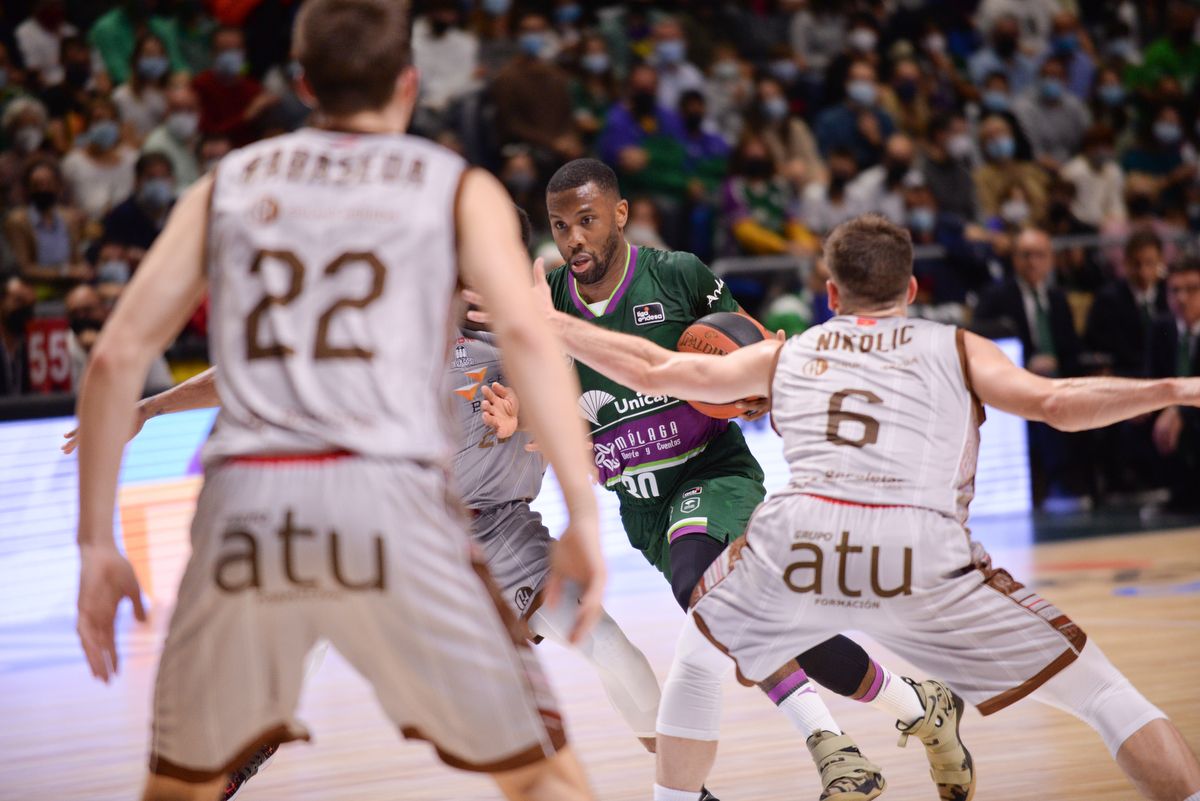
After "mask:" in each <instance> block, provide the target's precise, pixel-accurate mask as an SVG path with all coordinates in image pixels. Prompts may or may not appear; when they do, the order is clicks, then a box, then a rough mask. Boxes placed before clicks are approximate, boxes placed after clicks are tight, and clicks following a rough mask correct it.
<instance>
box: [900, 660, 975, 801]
mask: <svg viewBox="0 0 1200 801" xmlns="http://www.w3.org/2000/svg"><path fill="white" fill-rule="evenodd" d="M904 680H905V681H906V682H908V683H909V685H911V686H912V688H913V689H914V690H916V691H917V695H918V697H920V699H921V702H922V703H923V704H924V705H925V717H923V718H921V719H920V720H918V721H915V722H914V723H912V724H910V725H908V726H902V725H901V724H900V722H899V721H897V722H896V728H897V729H898V730H899V731H900V743H899V744H900V747H901V748H903V747H904V745H905V743H906V742H908V738H909V735H912V736H914V737H916V738H918V739H919V740H920V741H921V742H922V743H924V744H925V756H926V757H928V759H929V775H930V776H932V777H933V782H934V784H936V785H937V790H938V798H940V799H941V801H971V797H972V796H974V795H975V763H974V761H973V760H972V759H971V752H970V751H968V750H967V749H966V746H964V745H963V742H962V738H961V737H960V736H959V733H958V725H959V723H960V721H961V720H962V713H963V706H964V704H963V700H962V699H961V698H959V697H958V696H957V695H955V694H954V693H953V692H951V691H950V688H949V687H947V686H946V685H945V684H942V683H941V682H940V681H933V680H931V679H927V680H925V681H922V682H915V681H913V680H912V679H909V678H905V679H904Z"/></svg>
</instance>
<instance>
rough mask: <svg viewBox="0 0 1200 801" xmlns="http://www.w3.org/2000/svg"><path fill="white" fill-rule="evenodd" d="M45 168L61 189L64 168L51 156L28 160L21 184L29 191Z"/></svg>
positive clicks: (22, 173)
mask: <svg viewBox="0 0 1200 801" xmlns="http://www.w3.org/2000/svg"><path fill="white" fill-rule="evenodd" d="M43 169H45V170H50V172H52V173H54V182H55V183H57V184H58V186H59V188H60V189H61V188H62V183H63V179H62V170H61V169H59V166H58V161H57V160H55V159H54V158H53V157H51V156H34V157H33V158H31V159H30V160H29V161H28V162H26V164H25V169H24V170H22V171H21V186H23V187H24V188H25V191H27V192H28V191H29V187H30V185H31V184H32V182H33V174H34V173H35V172H37V171H38V170H43ZM0 278H3V275H2V274H0Z"/></svg>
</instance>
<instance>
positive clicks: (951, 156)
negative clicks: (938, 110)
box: [920, 114, 978, 220]
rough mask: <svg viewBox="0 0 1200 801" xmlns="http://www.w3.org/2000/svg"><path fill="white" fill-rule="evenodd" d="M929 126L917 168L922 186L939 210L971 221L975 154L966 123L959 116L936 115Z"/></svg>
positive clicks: (974, 208)
mask: <svg viewBox="0 0 1200 801" xmlns="http://www.w3.org/2000/svg"><path fill="white" fill-rule="evenodd" d="M929 127H930V132H929V139H928V140H926V141H925V143H924V158H923V159H922V160H921V166H920V170H921V175H922V177H923V178H924V184H925V186H927V187H928V188H929V191H930V192H931V193H932V194H933V199H934V202H935V203H936V204H937V206H938V208H939V209H941V210H942V211H944V212H946V213H948V214H953V215H955V216H956V217H958V218H959V219H962V220H974V219H975V214H976V205H977V204H976V202H975V180H974V179H973V178H972V176H971V173H972V170H973V169H974V166H975V163H976V161H977V160H978V154H977V153H976V152H975V142H974V140H972V139H971V134H970V131H969V130H968V128H967V121H966V119H965V118H964V117H963V116H962V115H961V114H936V115H934V116H933V118H932V119H931V120H930V126H929Z"/></svg>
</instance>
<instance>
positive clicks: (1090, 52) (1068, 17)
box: [1047, 11, 1096, 101]
mask: <svg viewBox="0 0 1200 801" xmlns="http://www.w3.org/2000/svg"><path fill="white" fill-rule="evenodd" d="M1047 57H1049V58H1057V59H1059V60H1061V61H1062V62H1063V66H1064V67H1065V68H1066V76H1065V78H1064V81H1065V83H1066V87H1067V91H1069V92H1070V93H1071V94H1073V95H1074V96H1075V97H1077V98H1079V99H1080V100H1085V101H1086V100H1087V98H1088V96H1089V95H1090V94H1091V92H1092V82H1093V81H1094V80H1095V78H1096V54H1095V51H1094V48H1093V47H1092V41H1091V38H1090V37H1088V35H1087V32H1086V31H1085V30H1084V29H1083V26H1081V25H1080V24H1079V18H1078V17H1076V16H1075V15H1074V14H1072V13H1071V12H1070V11H1059V12H1058V13H1056V14H1055V15H1054V21H1053V23H1052V25H1051V30H1050V47H1049V49H1048V52H1047Z"/></svg>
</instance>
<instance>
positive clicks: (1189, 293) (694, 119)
mask: <svg viewBox="0 0 1200 801" xmlns="http://www.w3.org/2000/svg"><path fill="white" fill-rule="evenodd" d="M301 2H302V0H203V1H202V0H122V1H121V2H118V3H117V4H115V5H114V4H112V3H108V2H98V0H70V2H64V0H5V2H4V3H3V5H0V219H2V220H3V233H4V235H3V237H2V238H0V279H2V281H3V283H2V287H0V395H14V394H20V393H27V392H31V391H52V390H63V389H65V390H68V391H69V390H71V389H73V388H77V386H78V379H79V375H80V373H81V371H82V367H83V365H84V364H85V363H86V354H87V349H88V348H89V347H90V345H91V342H93V341H94V339H95V336H96V332H97V330H98V328H99V326H100V325H101V324H102V323H103V320H104V318H105V316H106V315H107V313H108V310H109V309H111V307H112V304H113V302H114V301H115V299H116V298H117V297H118V296H119V294H120V292H121V288H122V287H123V286H124V284H125V283H126V282H127V281H128V280H129V277H130V275H131V274H132V273H133V272H135V271H136V270H137V266H138V263H139V261H140V259H141V258H142V256H143V255H144V254H145V252H146V250H147V249H148V248H149V247H150V246H151V244H152V243H153V242H154V239H155V237H156V236H157V234H158V232H159V231H160V230H161V228H162V225H163V222H164V220H165V218H166V215H167V213H168V212H169V211H170V208H171V205H172V203H173V202H174V200H175V198H176V197H178V196H179V194H180V193H181V192H182V191H184V190H185V189H186V188H187V187H188V186H189V185H190V184H192V183H193V182H194V181H195V180H196V179H197V178H198V177H199V176H200V175H202V174H203V173H204V172H205V171H206V170H208V169H211V167H212V165H213V164H214V163H215V162H216V161H217V160H219V159H220V158H221V156H223V155H224V154H225V153H227V152H229V150H230V149H231V148H236V147H239V146H242V145H244V144H247V143H249V142H252V141H254V140H257V139H260V138H263V137H269V136H273V135H276V134H279V133H282V132H286V131H290V130H294V129H295V128H297V127H299V126H302V125H304V124H306V123H308V122H310V120H309V117H310V113H311V112H310V109H309V107H308V106H307V105H306V104H305V102H304V97H305V93H304V91H303V88H302V86H301V84H302V70H301V69H300V67H299V65H298V64H297V63H296V62H295V61H294V60H293V59H292V58H291V42H290V31H291V23H292V20H293V18H294V16H295V13H296V11H297V10H298V8H299V6H300V3H301ZM413 7H414V19H413V30H412V49H413V57H414V61H415V64H416V67H417V68H418V69H419V71H420V75H421V87H422V90H421V99H420V104H419V107H418V109H417V111H416V114H415V117H414V120H413V126H412V128H413V130H414V132H416V133H418V134H420V135H422V136H427V137H429V138H431V139H434V140H436V141H438V142H440V143H442V144H443V145H445V146H447V147H450V148H452V149H454V150H457V151H458V152H460V153H462V154H463V155H464V156H465V157H466V158H467V159H469V160H470V161H471V162H472V163H475V164H479V165H483V166H485V167H487V168H489V169H491V170H492V171H494V172H495V173H496V174H497V175H498V176H499V177H500V178H501V179H502V180H503V181H504V183H505V185H506V186H507V187H508V189H509V191H510V193H511V194H512V197H513V199H514V201H515V202H516V203H518V204H519V205H521V206H522V207H524V208H525V209H526V210H527V211H528V212H529V213H530V215H531V216H532V218H533V220H534V224H535V228H536V230H537V232H538V234H539V238H540V240H541V245H540V247H543V248H544V247H546V246H547V245H548V244H549V237H548V234H547V223H546V213H545V204H544V202H543V192H544V189H545V185H546V182H547V180H548V179H549V177H550V175H551V174H552V173H553V172H554V170H555V169H557V167H558V166H560V165H561V164H563V163H564V162H565V161H568V160H570V159H573V158H576V157H579V156H583V155H594V156H596V157H598V158H601V159H603V160H604V161H606V162H607V163H608V164H610V165H612V166H613V168H614V169H616V171H617V173H618V176H619V178H620V181H621V187H622V191H623V194H624V195H625V197H627V198H628V199H629V201H630V204H631V213H630V220H629V225H628V228H627V230H626V233H627V235H628V237H629V239H631V240H632V241H634V242H635V243H638V244H643V245H649V246H654V247H665V248H678V249H685V250H689V251H692V252H694V253H696V254H697V255H699V256H700V257H701V258H703V259H705V260H706V261H708V262H709V263H710V264H712V265H714V266H715V267H716V269H717V270H718V271H719V272H722V273H724V274H726V279H727V281H728V282H729V284H730V286H731V288H732V289H733V291H734V293H735V294H736V295H737V297H738V298H739V299H740V300H741V302H742V303H743V305H744V306H745V307H746V308H747V309H748V310H750V311H751V312H753V313H755V314H757V315H758V316H759V317H760V318H763V319H764V321H765V322H766V323H767V324H768V325H769V326H772V327H775V328H784V329H786V330H788V331H790V332H796V331H799V330H803V328H804V327H806V326H809V325H812V324H815V323H818V322H821V321H823V320H824V319H826V318H827V317H828V315H829V312H828V310H827V308H826V307H825V295H824V283H823V281H824V278H825V273H824V271H823V267H822V264H821V258H820V242H821V237H822V236H823V235H824V234H825V233H827V232H828V231H829V230H830V229H831V228H832V227H833V226H835V225H837V224H838V223H839V222H841V221H843V220H846V219H848V218H850V217H853V216H855V215H858V214H862V213H865V212H877V213H880V214H884V215H886V216H887V217H889V218H891V219H893V220H895V221H896V222H898V223H901V224H903V225H905V226H907V227H908V229H909V230H910V231H911V233H912V236H913V240H914V243H915V244H916V245H917V260H916V264H915V270H916V274H917V278H918V281H919V284H920V294H919V297H918V303H917V307H916V312H917V313H918V314H921V315H923V316H927V317H931V318H934V319H939V320H944V321H947V322H954V323H958V324H962V325H967V326H970V327H971V328H973V329H974V330H977V331H980V332H982V333H985V334H987V335H990V336H995V337H1001V336H1012V337H1016V338H1018V339H1020V340H1021V341H1022V343H1023V345H1024V348H1025V358H1026V363H1027V366H1029V367H1030V369H1032V370H1034V371H1035V372H1038V373H1041V374H1043V375H1047V376H1075V375H1085V374H1098V373H1111V374H1115V375H1123V376H1135V375H1140V376H1146V375H1150V376H1168V375H1197V374H1200V344H1198V339H1200V262H1198V261H1197V260H1196V259H1197V258H1198V257H1200V249H1198V246H1197V238H1198V233H1197V232H1198V231H1200V171H1198V157H1200V7H1198V5H1197V4H1196V3H1195V2H1187V1H1185V0H1143V2H1140V3H1135V2H1132V0H740V2H721V1H719V0H711V1H706V2H701V1H699V0H696V1H694V2H687V1H686V0H674V1H672V0H657V1H655V0H649V1H645V2H643V1H640V0H632V1H631V2H623V3H607V2H591V3H583V2H572V0H515V1H514V0H416V2H414V4H413ZM312 122H314V123H315V122H318V121H316V120H313V121H312ZM761 257H774V258H766V259H764V258H761ZM205 327H206V319H205V313H204V310H203V309H202V310H201V311H200V312H198V313H197V315H196V316H195V318H194V319H193V320H192V321H191V322H190V323H189V324H188V326H187V329H186V330H185V332H184V334H183V335H182V336H181V338H180V340H179V341H178V342H177V343H176V344H175V346H173V348H172V350H171V351H169V352H168V356H169V357H170V359H171V363H172V366H173V367H175V368H176V372H177V373H178V372H180V371H181V370H183V369H186V368H181V367H180V365H189V364H193V363H197V362H202V360H203V359H204V357H205V348H204V335H205ZM170 380H171V373H170V370H169V369H168V366H167V364H166V363H165V362H164V363H162V364H160V365H158V366H157V367H156V369H155V371H153V373H152V376H151V380H150V381H149V382H148V388H149V387H152V386H158V385H161V384H164V383H169V382H170ZM1194 411H1195V410H1192V411H1180V410H1168V411H1167V412H1164V413H1163V414H1162V415H1158V416H1155V417H1153V418H1151V419H1147V420H1143V421H1138V422H1136V423H1133V424H1130V425H1128V426H1119V427H1115V428H1114V429H1112V430H1110V431H1105V432H1102V433H1101V434H1100V435H1097V436H1093V437H1089V438H1086V439H1078V440H1077V439H1071V440H1068V439H1067V438H1066V437H1065V435H1061V434H1058V433H1057V432H1053V431H1050V430H1048V429H1044V428H1041V427H1036V426H1035V427H1032V428H1031V449H1032V451H1033V460H1034V469H1035V494H1036V495H1037V496H1038V497H1039V499H1040V498H1041V497H1044V496H1046V495H1047V494H1052V493H1065V494H1067V495H1097V494H1100V495H1103V494H1105V493H1112V492H1120V491H1129V492H1136V491H1142V490H1145V489H1147V488H1151V487H1162V486H1172V487H1174V488H1175V490H1176V492H1175V501H1176V502H1179V503H1182V502H1183V501H1184V500H1186V498H1185V496H1187V495H1189V494H1194V495H1196V496H1198V498H1200V492H1198V491H1197V488H1200V483H1198V482H1200V420H1198V419H1197V416H1196V415H1194V414H1193V412H1194ZM1189 486H1190V488H1191V492H1190V493H1189V492H1187V491H1185V490H1187V488H1188V487H1189Z"/></svg>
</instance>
